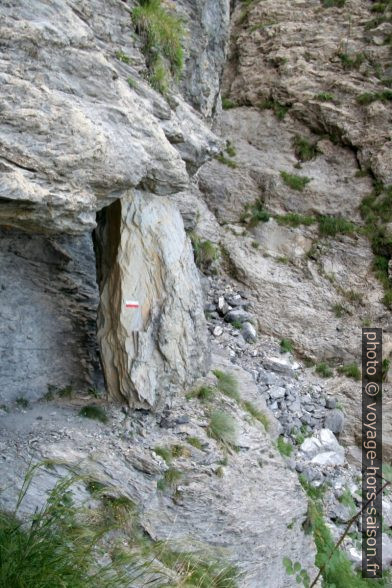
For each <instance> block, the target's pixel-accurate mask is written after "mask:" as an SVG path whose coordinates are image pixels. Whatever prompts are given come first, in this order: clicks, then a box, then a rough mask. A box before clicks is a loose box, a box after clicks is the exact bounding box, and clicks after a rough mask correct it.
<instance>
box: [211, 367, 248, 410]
mask: <svg viewBox="0 0 392 588" xmlns="http://www.w3.org/2000/svg"><path fill="white" fill-rule="evenodd" d="M212 373H213V374H214V376H215V377H216V378H217V380H218V384H217V387H218V390H220V392H223V394H226V396H229V397H230V398H233V400H235V401H236V402H239V401H240V400H241V395H240V393H239V391H238V381H237V379H236V377H235V376H233V374H230V373H228V372H222V371H221V370H213V372H212Z"/></svg>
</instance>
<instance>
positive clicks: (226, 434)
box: [207, 410, 237, 446]
mask: <svg viewBox="0 0 392 588" xmlns="http://www.w3.org/2000/svg"><path fill="white" fill-rule="evenodd" d="M207 432H208V434H209V436H210V437H212V438H213V439H216V440H217V441H221V442H222V443H223V444H225V445H232V446H235V444H236V441H237V424H236V422H235V419H234V418H233V417H232V416H231V415H230V414H228V413H227V412H224V411H221V410H217V411H214V412H213V413H212V414H211V416H210V422H209V425H208V429H207Z"/></svg>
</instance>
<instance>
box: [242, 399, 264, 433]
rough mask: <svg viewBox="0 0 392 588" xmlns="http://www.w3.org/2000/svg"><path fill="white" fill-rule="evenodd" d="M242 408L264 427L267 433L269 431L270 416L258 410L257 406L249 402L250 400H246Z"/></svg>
mask: <svg viewBox="0 0 392 588" xmlns="http://www.w3.org/2000/svg"><path fill="white" fill-rule="evenodd" d="M242 408H243V409H244V410H245V411H246V412H247V413H249V414H250V415H251V416H252V417H253V418H254V419H256V420H257V421H259V422H260V423H261V424H262V425H263V427H264V429H265V430H266V431H268V430H269V426H270V422H269V419H268V416H267V415H266V414H265V413H264V412H262V411H261V410H259V409H258V408H256V407H255V405H254V404H252V403H251V402H249V401H248V400H245V401H244V402H243V403H242Z"/></svg>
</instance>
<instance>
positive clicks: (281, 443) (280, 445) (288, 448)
mask: <svg viewBox="0 0 392 588" xmlns="http://www.w3.org/2000/svg"><path fill="white" fill-rule="evenodd" d="M276 447H277V449H278V451H279V453H280V455H283V456H284V457H290V455H291V454H292V453H293V449H294V448H293V446H292V445H291V443H289V442H288V441H285V440H284V438H283V437H282V436H280V437H278V440H277V442H276Z"/></svg>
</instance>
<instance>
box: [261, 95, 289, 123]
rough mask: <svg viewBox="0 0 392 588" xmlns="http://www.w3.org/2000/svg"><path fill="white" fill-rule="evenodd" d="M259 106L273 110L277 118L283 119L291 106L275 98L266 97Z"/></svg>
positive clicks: (262, 108)
mask: <svg viewBox="0 0 392 588" xmlns="http://www.w3.org/2000/svg"><path fill="white" fill-rule="evenodd" d="M259 108H260V109H261V110H273V112H274V114H275V116H276V118H277V119H278V120H283V119H284V117H285V116H286V114H287V112H288V111H289V106H286V105H285V104H282V103H281V102H278V101H277V100H274V99H273V98H266V99H265V100H263V101H262V102H260V104H259Z"/></svg>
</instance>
